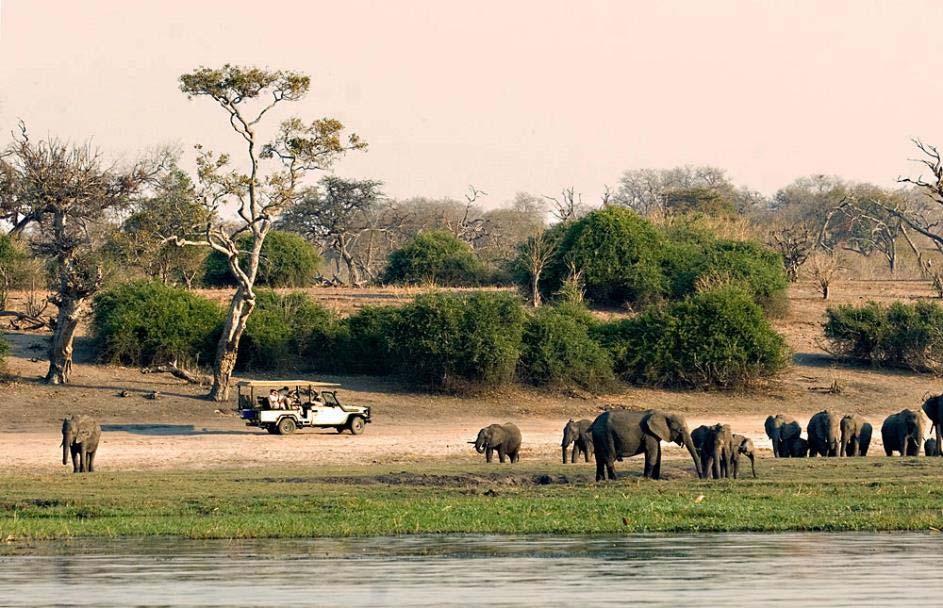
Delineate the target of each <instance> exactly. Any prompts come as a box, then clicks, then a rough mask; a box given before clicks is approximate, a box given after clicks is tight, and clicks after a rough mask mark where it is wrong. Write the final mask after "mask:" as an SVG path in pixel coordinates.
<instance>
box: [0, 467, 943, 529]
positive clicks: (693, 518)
mask: <svg viewBox="0 0 943 608" xmlns="http://www.w3.org/2000/svg"><path fill="white" fill-rule="evenodd" d="M637 460H638V459H633V460H632V461H626V462H625V463H621V465H622V468H621V470H622V471H627V472H628V474H627V475H626V476H625V477H624V478H623V479H620V480H619V481H617V482H610V483H608V484H600V485H597V484H595V483H593V482H592V473H593V468H592V466H591V465H575V466H574V465H569V466H563V465H539V464H528V465H522V466H517V465H515V466H504V467H499V466H497V465H492V466H486V465H483V464H481V465H478V464H475V465H465V466H461V467H459V466H454V465H401V466H396V467H353V468H344V469H341V468H338V467H332V468H315V469H312V468H305V469H300V468H296V469H284V468H261V469H233V470H207V471H171V472H130V471H129V472H117V473H110V472H102V473H95V474H93V475H88V476H83V475H71V474H65V473H61V474H47V475H39V474H13V475H5V476H3V477H2V478H0V539H7V540H24V539H47V538H63V537H76V536H103V537H116V536H156V535H173V536H183V537H190V538H253V537H305V536H356V535H389V534H411V533H445V532H453V533H460V532H468V533H475V532H478V533H518V534H530V533H534V534H536V533H559V534H603V533H607V534H613V533H615V534H619V533H632V532H697V531H737V530H741V531H747V530H751V531H786V530H927V529H941V528H943V511H941V508H943V459H928V458H921V459H900V458H868V459H841V460H838V459H835V460H829V461H825V460H779V461H772V460H764V461H762V462H761V463H760V473H761V475H762V477H761V478H760V479H757V480H753V479H741V480H737V481H733V480H730V481H715V482H710V481H699V480H694V479H691V478H690V473H689V471H688V468H689V467H686V466H685V465H683V464H682V463H666V466H665V469H666V477H669V479H668V480H667V481H659V482H653V481H647V480H643V479H640V478H639V477H638V470H637V469H638V468H639V467H637V466H633V465H636V464H637V465H641V462H640V461H638V462H636V461H637ZM541 476H546V477H544V479H541ZM564 477H565V480H564ZM541 482H544V483H541ZM547 482H549V483H547Z"/></svg>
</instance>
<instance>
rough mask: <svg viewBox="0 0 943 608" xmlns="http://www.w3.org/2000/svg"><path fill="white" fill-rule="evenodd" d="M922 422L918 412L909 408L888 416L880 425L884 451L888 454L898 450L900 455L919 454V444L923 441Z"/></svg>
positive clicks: (890, 454)
mask: <svg viewBox="0 0 943 608" xmlns="http://www.w3.org/2000/svg"><path fill="white" fill-rule="evenodd" d="M923 424H924V423H923V417H922V416H921V415H920V413H919V412H915V411H913V410H910V409H903V410H901V411H899V412H897V413H896V414H891V415H890V416H888V417H887V418H886V419H885V420H884V424H882V425H881V440H882V441H884V453H885V454H886V455H888V456H892V455H893V453H894V452H900V455H901V456H919V455H920V444H921V443H923Z"/></svg>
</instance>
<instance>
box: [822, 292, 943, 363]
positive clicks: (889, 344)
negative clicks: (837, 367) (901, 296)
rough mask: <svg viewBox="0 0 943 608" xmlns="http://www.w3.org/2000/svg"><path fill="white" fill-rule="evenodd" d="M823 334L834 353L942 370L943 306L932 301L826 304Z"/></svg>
mask: <svg viewBox="0 0 943 608" xmlns="http://www.w3.org/2000/svg"><path fill="white" fill-rule="evenodd" d="M826 314H827V321H826V323H825V337H826V338H828V340H829V341H830V342H831V345H832V349H833V351H834V352H836V353H837V354H840V355H842V356H844V357H848V358H850V359H857V360H860V361H866V362H869V363H872V364H875V365H890V366H894V367H903V368H907V369H912V370H915V371H933V372H940V371H943V307H941V306H940V305H939V304H937V303H935V302H914V303H912V304H907V303H904V302H895V303H893V304H891V305H890V306H882V305H880V304H877V303H876V302H868V303H867V304H865V305H864V306H852V305H843V306H838V307H837V308H829V309H828V311H827V313H826Z"/></svg>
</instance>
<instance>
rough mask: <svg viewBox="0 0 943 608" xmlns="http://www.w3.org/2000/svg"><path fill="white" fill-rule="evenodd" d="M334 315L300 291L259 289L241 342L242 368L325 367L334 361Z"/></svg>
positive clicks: (239, 362) (239, 360)
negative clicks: (280, 293) (277, 291)
mask: <svg viewBox="0 0 943 608" xmlns="http://www.w3.org/2000/svg"><path fill="white" fill-rule="evenodd" d="M334 325H335V319H334V316H333V315H332V314H331V313H330V311H328V310H327V309H325V308H324V307H323V306H321V305H319V304H317V303H315V302H313V301H312V300H311V298H309V297H308V296H307V295H306V294H304V293H301V292H295V293H289V294H285V295H279V294H277V293H276V292H274V291H270V290H260V291H259V292H258V293H257V294H256V308H255V310H254V311H253V313H252V316H251V317H249V322H248V323H247V324H246V331H245V333H244V334H243V336H242V341H241V343H240V345H239V359H238V362H237V363H238V366H239V367H240V368H241V369H257V370H262V369H276V370H277V369H302V368H303V369H325V368H326V367H328V366H329V365H330V364H331V362H332V351H333V338H334V333H333V331H334Z"/></svg>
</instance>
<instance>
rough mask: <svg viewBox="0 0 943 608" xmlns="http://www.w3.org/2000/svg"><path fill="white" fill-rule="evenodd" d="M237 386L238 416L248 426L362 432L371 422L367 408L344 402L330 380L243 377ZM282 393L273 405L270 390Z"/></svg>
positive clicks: (286, 430)
mask: <svg viewBox="0 0 943 608" xmlns="http://www.w3.org/2000/svg"><path fill="white" fill-rule="evenodd" d="M236 386H237V387H238V389H239V402H238V403H239V405H238V408H239V417H240V418H242V419H243V420H245V421H246V425H247V426H257V427H260V428H263V429H265V430H266V431H268V432H269V433H272V434H278V435H288V434H289V433H294V432H295V430H296V429H298V428H299V427H306V426H311V427H318V428H334V429H337V432H338V433H343V432H344V431H350V432H351V434H353V435H359V434H361V433H363V431H364V428H365V427H366V424H367V423H368V422H370V408H369V407H362V406H358V405H343V404H342V403H341V402H340V401H339V400H338V399H337V391H335V390H324V389H334V388H337V387H339V386H340V385H339V384H332V383H329V382H308V381H303V380H242V381H240V382H239V383H237V385H236ZM272 390H275V391H277V392H278V394H279V395H280V396H281V398H280V399H279V401H280V403H278V404H276V405H275V406H273V404H272V403H271V402H270V400H269V393H270V391H272Z"/></svg>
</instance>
